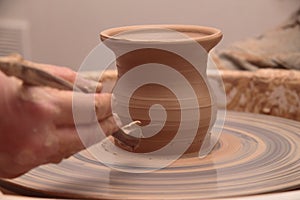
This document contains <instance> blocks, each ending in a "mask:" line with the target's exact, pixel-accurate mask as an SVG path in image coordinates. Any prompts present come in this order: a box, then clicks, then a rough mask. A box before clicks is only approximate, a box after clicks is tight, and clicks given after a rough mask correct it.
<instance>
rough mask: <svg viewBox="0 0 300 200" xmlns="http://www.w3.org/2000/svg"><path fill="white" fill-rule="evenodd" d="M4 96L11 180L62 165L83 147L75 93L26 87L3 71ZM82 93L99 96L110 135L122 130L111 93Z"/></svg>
mask: <svg viewBox="0 0 300 200" xmlns="http://www.w3.org/2000/svg"><path fill="white" fill-rule="evenodd" d="M44 69H47V71H48V72H50V73H53V74H55V75H58V76H60V77H62V78H64V79H67V80H68V81H71V82H72V81H74V80H75V76H76V73H75V72H73V71H71V70H70V69H67V68H60V67H56V68H55V67H52V66H45V68H44ZM0 94H1V96H0V115H1V117H0V177H5V178H12V177H16V176H19V175H21V174H23V173H26V172H27V171H29V170H30V169H32V168H34V167H36V166H38V165H41V164H45V163H58V162H60V161H61V160H62V159H63V158H66V157H68V156H70V155H72V154H74V153H76V152H78V151H80V150H82V149H84V146H83V144H82V143H81V141H80V139H79V136H78V134H77V132H76V128H75V125H74V120H73V115H72V94H73V93H72V91H62V90H57V89H53V88H48V87H30V86H24V85H22V83H21V81H19V80H18V79H16V78H11V77H7V76H5V75H4V74H3V73H2V72H0ZM82 95H92V97H93V98H95V102H96V103H95V105H96V108H97V109H96V110H97V118H98V122H99V123H100V125H101V127H102V129H103V130H104V132H105V134H107V135H110V134H112V133H113V132H115V131H117V130H118V127H117V125H116V122H115V121H114V119H113V117H112V116H111V115H112V114H111V103H110V99H111V95H110V94H105V93H102V94H100V93H99V94H82ZM87 123H88V122H87ZM84 125H85V126H89V124H84ZM87 134H89V133H87ZM90 134H93V133H90ZM87 137H88V136H87ZM94 142H97V141H94Z"/></svg>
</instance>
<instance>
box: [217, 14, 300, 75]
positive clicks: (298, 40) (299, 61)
mask: <svg viewBox="0 0 300 200" xmlns="http://www.w3.org/2000/svg"><path fill="white" fill-rule="evenodd" d="M214 59H215V61H216V62H217V64H218V66H220V68H222V69H239V70H249V71H254V70H257V69H259V68H280V69H295V70H300V9H299V10H298V11H297V12H295V13H294V14H293V15H292V16H291V17H290V18H289V19H288V20H287V21H286V22H285V23H283V24H282V25H281V26H279V27H277V28H275V29H274V30H271V31H268V32H266V33H264V34H262V35H260V36H258V37H255V38H251V39H247V40H244V41H240V42H237V43H234V44H232V45H231V46H229V47H228V48H225V49H224V50H221V51H220V52H217V53H216V55H215V56H214Z"/></svg>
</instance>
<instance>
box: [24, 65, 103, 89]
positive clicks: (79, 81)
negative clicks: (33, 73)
mask: <svg viewBox="0 0 300 200" xmlns="http://www.w3.org/2000/svg"><path fill="white" fill-rule="evenodd" d="M23 63H24V64H25V65H27V66H30V67H33V68H37V69H40V70H43V71H46V72H48V73H49V74H52V75H54V76H56V77H59V78H62V79H64V80H66V81H68V82H70V83H72V84H75V85H76V86H77V87H79V88H80V89H82V90H83V91H86V92H89V93H95V92H97V93H98V92H101V89H102V84H101V83H100V82H98V81H94V80H89V79H86V78H84V77H83V76H82V75H81V74H78V73H77V72H75V71H73V70H71V69H70V68H67V67H62V66H55V65H49V64H40V63H34V62H30V61H26V60H25V61H23Z"/></svg>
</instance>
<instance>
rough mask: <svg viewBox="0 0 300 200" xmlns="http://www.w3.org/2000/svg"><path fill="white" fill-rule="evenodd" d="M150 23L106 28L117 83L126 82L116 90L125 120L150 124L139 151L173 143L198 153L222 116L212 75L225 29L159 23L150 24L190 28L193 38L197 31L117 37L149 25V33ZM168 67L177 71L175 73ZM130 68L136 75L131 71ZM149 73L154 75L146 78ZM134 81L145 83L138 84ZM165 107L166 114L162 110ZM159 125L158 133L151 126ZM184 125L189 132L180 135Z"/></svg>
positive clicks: (104, 35)
mask: <svg viewBox="0 0 300 200" xmlns="http://www.w3.org/2000/svg"><path fill="white" fill-rule="evenodd" d="M145 28H146V30H145ZM147 28H149V26H134V27H121V28H115V29H109V30H106V31H104V32H102V33H101V39H102V40H103V41H104V43H105V45H107V46H108V47H109V48H110V49H111V50H112V51H113V52H114V53H115V55H116V65H117V69H118V81H117V85H118V84H121V87H119V89H118V90H116V91H115V92H114V97H115V99H114V107H115V108H116V110H117V115H118V116H119V117H120V119H121V121H122V122H123V123H129V122H131V121H132V120H134V121H136V120H137V121H140V122H141V123H142V125H141V126H142V127H146V128H145V129H144V131H143V133H145V134H146V136H145V135H144V136H145V137H144V138H141V142H140V145H139V147H138V148H136V149H135V150H134V152H138V153H149V152H153V151H157V150H159V149H161V148H163V147H165V146H166V145H168V144H169V145H170V143H171V145H173V146H177V145H178V146H180V145H182V144H183V145H186V146H187V147H186V148H185V153H194V152H198V151H199V150H200V148H201V145H202V143H203V140H204V138H205V136H206V134H207V133H208V132H209V130H210V128H211V126H212V125H213V123H214V121H215V116H216V109H215V104H214V101H213V95H212V92H211V91H210V87H209V84H208V81H207V76H206V67H207V53H208V51H209V50H210V49H211V48H212V47H213V46H215V45H216V44H217V43H218V42H219V41H220V39H221V37H222V34H221V33H220V32H219V31H218V30H217V29H212V28H208V27H198V26H181V25H156V26H150V28H151V30H152V29H153V28H159V29H160V28H168V29H171V30H175V31H176V32H180V33H183V34H186V33H187V35H188V36H189V37H190V36H191V35H192V34H193V35H192V36H191V37H192V40H191V39H187V38H183V39H181V38H180V39H178V38H177V39H176V40H175V39H174V40H173V41H172V40H170V39H167V40H164V39H163V38H159V39H156V40H155V41H153V40H150V39H151V38H146V39H143V40H141V39H140V40H134V38H130V39H128V38H126V37H125V36H122V37H118V36H117V35H118V34H120V33H121V34H122V33H123V32H124V31H127V30H143V31H146V34H147V31H149V30H150V29H147ZM211 29H212V30H211ZM139 33H140V32H139ZM142 33H143V32H142ZM191 33H192V34H191ZM197 33H198V34H197ZM143 34H144V33H143ZM152 36H153V35H152ZM150 37H151V35H150ZM184 37H186V36H184ZM195 43H197V44H196V46H197V45H198V46H201V48H200V52H199V50H196V49H197V48H199V47H195ZM195 48H196V49H195ZM185 55H187V56H185ZM187 57H188V58H187ZM195 63H196V64H195ZM141 66H143V67H144V68H141ZM166 66H167V67H168V68H165V67H166ZM143 69H144V70H143ZM165 69H170V70H173V71H174V76H173V75H172V73H168V70H165ZM128 73H131V75H130V76H127V74H128ZM176 74H179V75H178V76H177V75H176ZM175 75H176V76H175ZM148 76H152V77H154V78H152V79H151V80H150V81H149V80H148V81H146V79H147V77H148ZM178 77H181V78H183V79H185V81H186V83H187V84H183V83H182V82H180V81H177V78H178ZM154 79H155V80H154ZM143 80H145V83H143ZM152 80H153V81H152ZM141 83H143V84H141ZM164 83H166V84H164ZM134 84H140V85H138V86H133V85H134ZM187 85H188V86H187ZM187 87H188V88H187ZM120 88H122V89H120ZM132 88H135V89H132ZM187 90H191V91H193V92H192V95H181V94H183V93H185V92H186V91H187ZM128 91H132V92H128ZM154 105H160V106H158V107H157V106H156V107H155V106H154ZM161 107H163V108H164V113H165V114H159V113H160V111H158V110H159V109H161ZM150 110H151V111H150ZM151 113H152V114H151ZM189 113H191V114H190V115H189ZM193 113H194V114H196V115H193ZM183 114H184V115H183ZM161 115H164V117H162V118H163V119H162V118H160V116H161ZM183 116H184V117H183ZM195 116H198V117H195ZM181 124H185V125H184V126H182V125H181ZM155 125H158V126H160V128H159V130H157V131H156V132H155V134H153V133H151V130H156V128H155ZM151 126H152V129H151ZM195 127H196V130H195ZM179 129H180V130H181V131H183V132H184V134H183V136H181V137H179V138H176V140H174V138H175V136H176V134H177V132H178V130H179ZM193 129H194V130H193ZM147 132H149V133H147ZM117 145H119V146H120V147H121V148H124V149H127V148H126V147H122V145H120V144H117Z"/></svg>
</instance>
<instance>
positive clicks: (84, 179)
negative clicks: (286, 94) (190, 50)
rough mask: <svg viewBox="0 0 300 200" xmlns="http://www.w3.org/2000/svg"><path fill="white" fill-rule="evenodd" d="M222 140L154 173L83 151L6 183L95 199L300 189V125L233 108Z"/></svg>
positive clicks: (39, 191) (193, 196) (195, 196)
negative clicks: (122, 167)
mask: <svg viewBox="0 0 300 200" xmlns="http://www.w3.org/2000/svg"><path fill="white" fill-rule="evenodd" d="M226 118H227V119H226V123H225V127H224V130H223V133H222V135H221V138H220V141H219V143H218V144H217V146H216V148H215V149H214V150H213V152H212V153H211V154H210V155H208V156H207V157H206V158H204V159H201V160H200V159H199V158H197V157H192V156H189V157H186V158H183V159H180V160H178V161H176V163H173V164H172V165H171V166H169V167H168V168H165V169H163V170H160V171H156V172H154V173H146V174H130V173H124V172H118V171H115V170H110V169H109V168H108V167H106V166H104V165H101V164H99V162H96V161H95V159H94V158H93V157H91V156H90V155H89V154H88V152H86V151H83V152H81V153H79V154H77V155H76V156H73V157H71V158H70V159H68V160H65V161H64V162H62V163H61V164H59V165H46V166H42V167H39V168H37V169H35V170H32V171H31V172H29V173H27V174H26V175H23V176H22V177H19V178H17V179H14V180H1V181H0V185H3V186H6V187H10V186H13V188H15V189H19V191H20V190H21V191H22V192H26V191H30V193H31V194H36V195H42V194H46V195H50V196H51V195H53V196H60V197H72V198H89V199H90V198H95V199H97V198H98V199H201V198H220V197H232V196H240V195H243V196H244V195H253V194H261V193H269V192H278V191H285V190H291V189H296V188H300V153H299V152H300V123H299V122H295V121H291V120H286V119H282V118H277V117H270V116H264V115H255V114H246V113H237V112H228V113H227V117H226Z"/></svg>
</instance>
